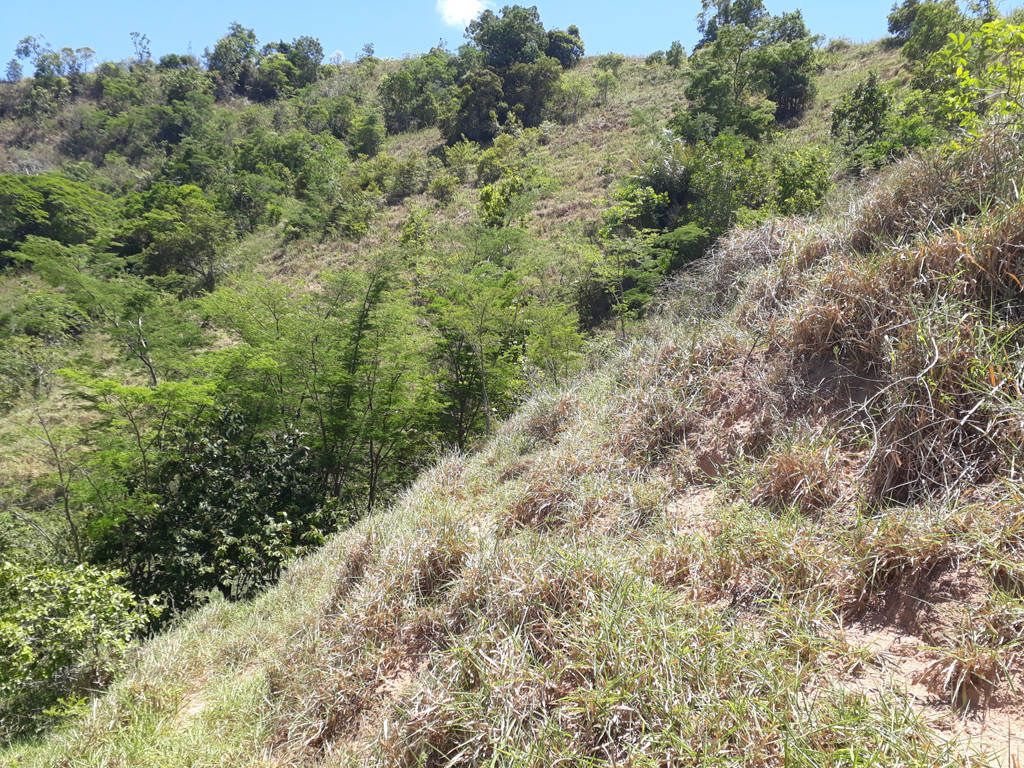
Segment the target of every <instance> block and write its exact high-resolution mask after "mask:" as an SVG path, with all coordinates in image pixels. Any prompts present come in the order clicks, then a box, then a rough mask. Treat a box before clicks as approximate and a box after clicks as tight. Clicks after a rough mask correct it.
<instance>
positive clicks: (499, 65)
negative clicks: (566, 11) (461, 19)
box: [466, 5, 548, 69]
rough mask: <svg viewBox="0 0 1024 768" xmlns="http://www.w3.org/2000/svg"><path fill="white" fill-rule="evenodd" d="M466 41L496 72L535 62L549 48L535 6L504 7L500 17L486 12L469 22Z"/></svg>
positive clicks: (490, 11)
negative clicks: (513, 65) (481, 52)
mask: <svg viewBox="0 0 1024 768" xmlns="http://www.w3.org/2000/svg"><path fill="white" fill-rule="evenodd" d="M466 38H467V39H468V40H472V41H473V43H475V44H476V46H477V48H479V49H480V50H481V51H483V53H484V55H485V56H486V62H487V65H488V66H491V67H494V68H496V69H503V68H505V67H509V66H511V65H512V64H529V63H531V62H534V61H536V60H537V59H539V58H540V57H541V56H544V55H545V52H546V51H547V48H548V36H547V33H546V32H545V31H544V25H543V24H541V21H540V14H539V13H538V12H537V6H530V7H529V8H525V7H523V6H521V5H511V6H509V5H506V6H504V7H503V8H502V9H501V15H500V16H499V15H497V14H495V13H494V11H492V10H490V9H488V10H485V11H484V12H483V13H481V14H480V15H479V16H478V17H477V18H475V19H473V20H472V21H471V22H469V26H467V27H466Z"/></svg>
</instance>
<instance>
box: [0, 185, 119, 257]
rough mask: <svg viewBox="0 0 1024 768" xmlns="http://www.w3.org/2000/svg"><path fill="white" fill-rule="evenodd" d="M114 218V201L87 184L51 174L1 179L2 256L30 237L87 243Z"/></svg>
mask: <svg viewBox="0 0 1024 768" xmlns="http://www.w3.org/2000/svg"><path fill="white" fill-rule="evenodd" d="M113 215H114V204H113V200H112V199H111V198H110V197H109V196H108V195H105V194H103V193H102V192H97V191H95V190H93V189H91V188H90V187H88V186H87V185H85V184H81V183H79V182H75V181H71V180H69V179H66V178H63V177H61V176H57V175H50V174H42V175H39V176H11V175H0V253H2V252H3V251H9V250H12V249H13V248H15V247H16V246H17V245H18V243H19V242H22V241H24V240H25V239H26V238H28V237H45V238H48V239H50V240H55V241H57V242H59V243H64V244H66V245H78V244H81V243H85V242H88V241H89V240H91V239H93V238H95V237H97V236H98V235H99V234H100V233H101V232H102V231H103V229H104V228H105V227H106V226H107V225H108V224H109V222H110V221H111V220H112V218H113Z"/></svg>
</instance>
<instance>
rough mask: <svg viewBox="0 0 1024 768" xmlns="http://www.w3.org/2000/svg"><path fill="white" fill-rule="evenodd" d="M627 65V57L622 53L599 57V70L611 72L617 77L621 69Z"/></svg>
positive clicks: (603, 54)
mask: <svg viewBox="0 0 1024 768" xmlns="http://www.w3.org/2000/svg"><path fill="white" fill-rule="evenodd" d="M625 63H626V57H625V56H623V55H622V54H621V53H602V54H601V55H600V56H598V57H597V68H598V69H600V70H601V71H602V72H611V73H612V74H613V75H615V77H618V76H619V69H621V68H622V65H623V64H625Z"/></svg>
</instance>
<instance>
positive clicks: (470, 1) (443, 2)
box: [437, 0, 484, 27]
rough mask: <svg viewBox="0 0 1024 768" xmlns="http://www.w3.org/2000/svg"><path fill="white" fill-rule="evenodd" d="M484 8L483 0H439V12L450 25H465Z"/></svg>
mask: <svg viewBox="0 0 1024 768" xmlns="http://www.w3.org/2000/svg"><path fill="white" fill-rule="evenodd" d="M483 9H484V4H483V2H482V0H437V12H438V13H440V14H441V18H442V19H443V20H444V23H445V24H447V25H448V26H450V27H464V26H466V25H467V24H469V22H470V21H472V20H473V19H475V18H476V17H477V16H478V15H479V13H480V12H481V11H482V10H483Z"/></svg>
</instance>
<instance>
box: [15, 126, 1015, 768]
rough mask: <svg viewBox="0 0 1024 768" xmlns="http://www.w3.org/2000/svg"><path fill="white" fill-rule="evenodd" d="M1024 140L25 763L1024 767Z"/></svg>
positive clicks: (781, 227) (312, 576) (511, 441)
mask: <svg viewBox="0 0 1024 768" xmlns="http://www.w3.org/2000/svg"><path fill="white" fill-rule="evenodd" d="M1022 173H1024V159H1022V155H1021V144H1020V137H1019V136H1017V135H1014V134H1003V135H1000V136H991V137H986V139H985V140H984V141H982V142H979V143H976V144H974V145H971V146H969V147H967V148H966V149H964V150H959V151H953V150H945V151H941V152H940V151H935V152H932V153H930V154H927V155H926V156H925V157H923V158H919V159H912V160H908V161H905V162H903V163H901V164H900V165H898V166H895V167H893V168H891V169H890V170H888V171H887V172H885V173H884V174H882V175H881V176H880V177H879V178H877V179H875V180H874V181H873V182H871V184H870V185H868V187H867V188H866V189H865V190H863V192H862V194H860V195H859V196H858V197H857V198H856V200H855V202H854V203H853V204H852V205H851V206H850V207H849V208H848V209H844V210H840V211H838V212H837V213H836V214H835V215H832V216H823V217H820V218H817V219H775V220H772V221H769V222H768V223H766V224H764V225H763V226H761V227H759V228H757V229H752V230H735V231H734V232H733V233H732V234H731V235H730V237H729V238H727V239H726V241H725V242H724V243H723V244H722V245H721V246H720V247H719V248H718V249H717V251H716V252H715V253H714V254H713V256H712V257H710V259H709V260H708V261H707V262H706V263H705V264H703V265H702V266H701V267H700V268H699V269H697V270H693V271H690V272H685V273H683V275H682V276H681V277H679V278H678V279H677V280H676V281H675V282H673V283H672V284H670V285H668V286H666V287H665V288H664V291H663V302H662V308H661V312H660V314H658V315H657V316H656V317H653V318H651V319H650V320H648V321H647V323H646V325H645V326H644V332H643V334H641V335H640V336H639V337H638V338H637V339H636V340H634V341H632V342H630V343H629V344H627V345H625V346H623V347H622V348H621V349H619V350H618V351H616V352H615V353H614V354H613V355H612V356H611V358H610V359H609V360H607V362H603V363H598V364H595V365H594V366H593V367H592V368H591V370H589V371H588V372H587V373H586V374H584V375H582V376H581V377H580V378H579V379H577V380H576V381H575V382H574V383H572V384H571V385H569V386H566V387H564V388H562V389H559V390H557V391H551V392H549V393H548V394H544V395H540V396H538V397H535V398H534V399H533V400H531V401H530V402H529V403H528V404H527V405H526V406H525V407H523V408H522V409H521V410H520V411H519V412H518V413H517V414H516V415H515V416H514V417H513V418H512V419H511V420H509V421H508V422H507V423H506V424H505V425H504V426H503V427H502V428H501V430H500V433H499V434H498V435H497V436H496V437H495V438H493V439H492V440H490V441H489V442H487V443H486V444H485V445H484V446H483V447H482V448H481V449H480V450H478V451H476V452H473V453H470V454H466V455H452V456H449V457H448V458H446V459H444V460H442V461H440V462H439V463H438V464H437V466H435V467H434V468H433V469H432V470H430V471H428V472H427V473H425V474H424V475H423V476H422V477H421V478H420V479H419V480H418V482H417V483H416V484H415V485H414V487H412V488H411V489H410V490H408V491H407V492H406V493H405V494H404V495H403V496H402V497H401V499H400V501H399V502H398V503H397V504H395V505H394V506H393V507H392V508H391V509H390V510H388V511H387V512H384V513H381V514H377V515H375V516H372V517H370V518H368V519H366V520H364V521H362V522H361V523H359V524H358V525H357V526H355V527H354V528H353V529H351V530H349V531H347V532H344V533H342V534H340V535H338V536H336V537H335V538H334V539H333V540H332V541H331V542H330V543H329V545H328V546H326V547H325V548H324V549H323V550H322V551H320V552H319V553H318V554H317V555H315V556H314V557H312V558H309V559H306V560H303V561H301V562H300V563H298V564H296V565H295V566H294V567H293V568H292V569H291V570H290V571H289V572H288V574H287V575H286V576H285V577H284V579H283V580H282V582H281V583H280V584H279V585H278V586H277V587H275V588H273V589H271V590H269V591H268V592H266V593H265V594H263V595H262V596H260V597H259V598H258V599H256V600H255V601H254V602H252V603H251V604H230V603H226V602H214V603H212V604H210V605H208V606H206V607H205V608H203V609H201V610H200V611H198V612H197V613H196V614H195V615H193V616H192V617H190V618H189V619H188V620H187V621H184V622H182V623H181V624H180V625H179V626H177V627H176V628H175V629H173V630H172V631H170V632H168V633H166V634H164V635H162V636H160V637H158V638H157V639H156V640H154V641H152V642H150V643H148V644H146V645H145V646H143V647H142V648H141V649H140V650H139V654H138V660H137V662H136V663H135V666H134V669H133V670H132V671H131V672H130V673H129V674H128V675H127V676H126V677H125V678H124V679H122V680H121V681H120V682H118V683H117V684H116V685H115V686H114V687H113V688H112V690H111V691H110V692H109V693H108V694H107V695H106V696H104V697H103V698H102V699H100V700H99V701H97V703H96V704H95V706H93V708H92V709H91V710H90V711H89V712H87V713H85V714H83V716H82V717H81V719H80V720H79V721H78V722H76V723H75V724H73V725H72V726H71V727H69V728H66V729H64V730H62V731H60V732H57V733H55V734H54V735H52V736H51V737H50V738H48V739H47V740H45V741H44V742H41V743H39V744H34V745H33V744H30V745H25V746H20V747H17V746H16V747H14V748H12V749H9V750H7V751H6V752H4V753H2V754H0V763H3V764H9V765H18V766H55V765H61V766H79V765H81V766H86V765H88V766H128V765H153V766H156V765H159V766H197V765H233V766H243V765H247V766H285V765H321V766H347V765H388V766H392V765H410V766H412V765H429V766H441V765H460V766H463V765H464V766H470V765H536V766H549V765H555V764H567V765H604V764H607V765H632V766H647V765H652V766H653V765H661V766H670V765H698V764H699V765H750V766H757V765H808V766H810V765H814V766H826V765H827V766H832V765H835V766H851V765H885V766H901V765H902V766H911V765H919V766H924V765H927V766H939V765H950V766H952V765H965V764H977V765H982V764H986V763H988V764H995V763H996V762H999V763H1001V764H1004V765H1011V764H1013V763H1012V762H1011V761H1012V760H1014V759H1019V758H1020V757H1021V756H1024V750H1022V749H1021V738H1020V735H1019V734H1020V733H1021V731H1022V728H1021V725H1022V723H1021V719H1020V718H1021V715H1020V713H1021V711H1022V707H1024V701H1022V699H1021V696H1020V684H1021V681H1022V678H1021V673H1022V671H1024V667H1022V665H1021V660H1020V655H1019V643H1020V638H1021V635H1022V633H1024V604H1022V602H1021V599H1020V595H1021V590H1022V589H1024V559H1022V558H1024V527H1022V522H1024V518H1022V492H1021V491H1022V489H1021V485H1020V474H1019V473H1020V468H1019V466H1018V465H1019V463H1020V459H1019V449H1020V446H1021V440H1022V438H1024V408H1022V406H1021V387H1022V386H1024V379H1022V373H1021V372H1022V370H1024V368H1022V362H1024V360H1022V353H1021V348H1020V345H1021V339H1022V336H1021V332H1022V327H1021V319H1022V304H1021V298H1020V297H1021V293H1020V290H1021V289H1020V278H1021V277H1022V276H1024V257H1022V255H1021V254H1022V253H1024V250H1022V249H1024V207H1022V205H1021V203H1020V202H1019V200H1018V193H1017V190H1018V188H1019V180H1020V179H1021V176H1022Z"/></svg>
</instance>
